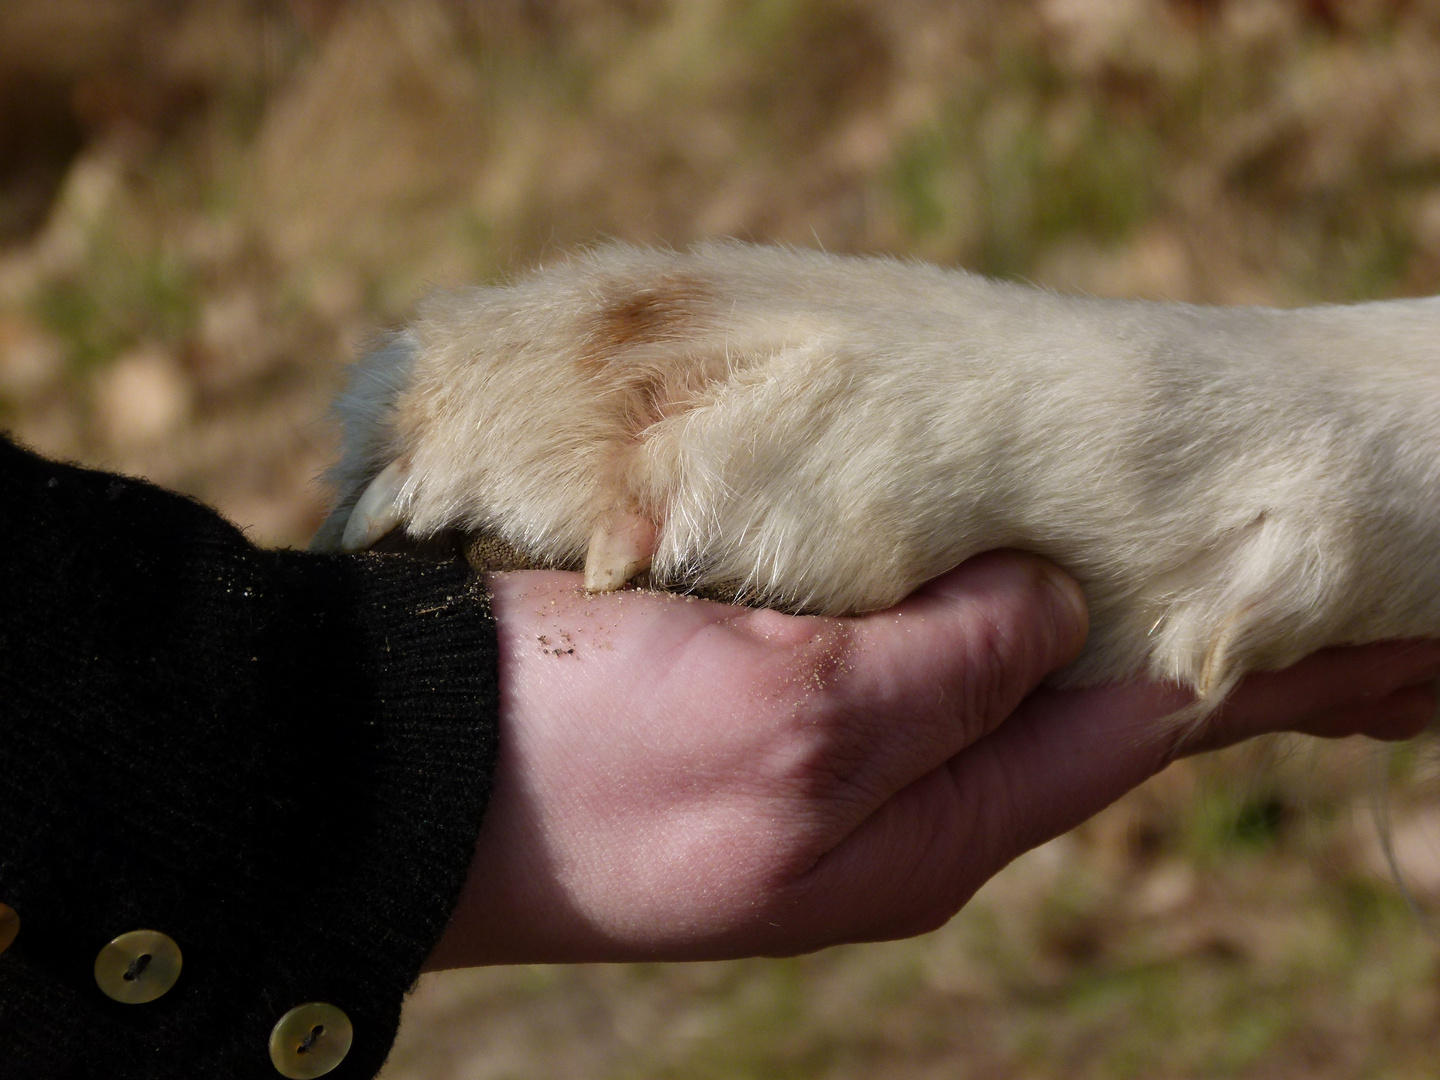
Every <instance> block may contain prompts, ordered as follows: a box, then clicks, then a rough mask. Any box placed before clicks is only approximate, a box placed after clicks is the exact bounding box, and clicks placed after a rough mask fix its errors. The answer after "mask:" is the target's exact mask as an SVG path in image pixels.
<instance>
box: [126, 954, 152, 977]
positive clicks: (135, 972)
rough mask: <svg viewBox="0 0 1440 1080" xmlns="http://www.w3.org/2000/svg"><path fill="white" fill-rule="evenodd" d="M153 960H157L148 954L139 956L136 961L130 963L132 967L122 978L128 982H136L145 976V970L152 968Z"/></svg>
mask: <svg viewBox="0 0 1440 1080" xmlns="http://www.w3.org/2000/svg"><path fill="white" fill-rule="evenodd" d="M153 959H155V958H154V957H153V956H151V955H150V954H149V953H148V952H147V953H141V954H140V955H139V956H137V957H135V959H134V960H131V961H130V966H129V967H128V968H126V969H125V974H124V975H123V976H122V978H124V980H125V981H126V982H134V981H135V980H136V979H138V978H139V977H140V976H141V975H144V974H145V969H146V968H148V967H149V966H150V961H151V960H153Z"/></svg>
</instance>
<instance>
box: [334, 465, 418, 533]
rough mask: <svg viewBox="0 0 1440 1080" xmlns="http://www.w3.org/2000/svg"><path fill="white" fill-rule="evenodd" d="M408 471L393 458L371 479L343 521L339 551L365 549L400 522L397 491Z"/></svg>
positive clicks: (400, 488) (400, 487)
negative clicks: (348, 516)
mask: <svg viewBox="0 0 1440 1080" xmlns="http://www.w3.org/2000/svg"><path fill="white" fill-rule="evenodd" d="M409 475H410V474H409V470H407V469H406V468H405V467H404V466H402V465H401V464H400V462H398V461H392V462H391V463H390V464H389V465H386V466H385V468H384V469H383V470H381V472H380V475H379V476H377V477H375V479H374V480H371V481H370V484H369V486H368V487H366V489H365V491H364V492H363V493H362V494H361V496H360V498H359V500H358V501H357V502H356V503H355V509H354V510H352V511H350V520H348V521H347V522H345V534H344V535H343V536H342V537H341V538H340V550H341V551H364V550H365V549H366V548H368V547H370V546H371V545H372V544H374V543H375V541H377V540H379V539H381V538H382V537H383V536H384V535H385V534H386V533H388V532H391V531H392V530H393V529H394V528H395V527H396V526H397V525H399V524H400V492H401V490H402V489H403V488H404V486H405V481H406V480H407V479H409Z"/></svg>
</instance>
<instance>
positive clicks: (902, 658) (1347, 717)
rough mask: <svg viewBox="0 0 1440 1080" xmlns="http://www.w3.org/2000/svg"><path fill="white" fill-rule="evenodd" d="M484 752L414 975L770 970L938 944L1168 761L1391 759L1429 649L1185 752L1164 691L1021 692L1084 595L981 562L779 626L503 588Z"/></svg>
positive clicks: (1242, 719)
mask: <svg viewBox="0 0 1440 1080" xmlns="http://www.w3.org/2000/svg"><path fill="white" fill-rule="evenodd" d="M489 583H490V586H491V588H492V590H493V593H494V612H495V617H496V620H497V623H498V626H499V633H500V663H501V719H500V722H501V756H500V763H499V767H498V772H497V776H496V787H495V791H494V795H493V797H492V800H491V804H490V809H489V811H488V813H487V816H486V819H485V824H484V827H483V829H482V830H481V833H480V837H479V841H478V843H477V846H476V851H475V856H474V860H473V863H472V866H471V869H470V875H469V879H468V881H467V884H466V886H465V889H464V892H463V895H462V897H461V900H460V903H459V905H458V907H457V909H456V911H455V914H454V916H453V917H452V921H451V924H450V927H449V929H448V930H447V931H446V933H445V935H444V937H443V938H442V940H441V941H440V942H439V944H438V945H437V947H436V949H435V951H434V953H433V954H432V956H431V958H430V960H429V962H428V964H427V970H439V969H444V968H451V967H463V966H474V965H481V964H498V963H537V962H555V963H559V962H589V961H622V960H701V959H718V958H726V957H740V956H752V955H766V956H776V955H788V954H794V953H800V952H806V951H810V950H813V949H818V948H822V947H824V946H827V945H833V944H839V943H842V942H851V941H871V940H883V939H890V938H896V937H904V936H909V935H913V934H917V933H922V932H925V931H928V930H931V929H934V928H936V927H938V926H940V925H942V924H943V923H945V922H946V921H947V920H948V919H949V918H950V917H951V916H952V915H954V914H955V912H956V911H958V910H959V909H960V907H961V906H962V905H963V904H964V903H965V902H966V901H967V900H968V899H969V898H970V897H971V896H972V895H973V894H974V892H975V891H976V890H977V889H978V888H979V887H980V885H982V884H983V883H984V882H985V881H986V880H987V879H988V878H990V877H991V876H992V875H994V874H995V873H997V872H998V871H999V870H1000V869H1001V868H1003V867H1004V866H1005V865H1006V864H1008V863H1009V862H1010V861H1011V860H1013V859H1014V858H1016V857H1017V856H1018V855H1020V854H1022V853H1023V852H1025V851H1027V850H1029V849H1030V848H1032V847H1034V846H1036V845H1038V844H1040V843H1043V842H1044V841H1046V840H1048V839H1050V838H1052V837H1054V836H1057V835H1059V834H1060V833H1062V832H1065V831H1066V830H1068V829H1070V828H1071V827H1073V826H1074V825H1076V824H1078V823H1080V822H1081V821H1083V820H1085V819H1086V818H1088V817H1090V816H1091V815H1093V814H1095V813H1097V812H1098V811H1099V810H1101V809H1103V808H1104V807H1105V806H1107V805H1109V804H1110V803H1112V802H1113V801H1115V800H1116V799H1118V798H1119V797H1120V796H1121V795H1123V794H1124V793H1125V792H1127V791H1129V790H1130V789H1131V788H1133V787H1135V786H1137V785H1138V784H1140V783H1141V782H1143V781H1144V780H1145V779H1147V778H1148V777H1150V776H1152V775H1154V774H1155V773H1156V772H1158V771H1160V770H1161V769H1163V768H1164V767H1165V766H1166V765H1167V764H1168V763H1169V762H1171V761H1173V760H1174V759H1176V758H1178V757H1182V756H1185V755H1188V754H1193V753H1198V752H1201V751H1204V750H1211V749H1216V748H1219V747H1222V746H1226V745H1230V744H1232V743H1236V742H1239V741H1242V740H1244V739H1247V738H1250V737H1252V736H1255V735H1259V734H1262V733H1266V732H1273V731H1281V730H1291V731H1300V732H1305V733H1309V734H1313V735H1319V736H1323V737H1328V738H1339V737H1344V736H1348V735H1353V734H1365V735H1369V736H1371V737H1375V738H1381V739H1403V738H1409V737H1410V736H1412V735H1415V734H1417V733H1419V732H1420V731H1421V730H1422V729H1423V728H1424V727H1425V726H1426V724H1427V723H1428V721H1429V720H1430V718H1431V716H1432V715H1433V714H1434V710H1435V695H1434V690H1433V680H1435V678H1436V677H1437V675H1440V642H1435V641H1411V642H1396V643H1385V644H1380V645H1367V646H1358V647H1348V648H1341V649H1329V650H1326V651H1325V652H1323V653H1318V654H1316V655H1315V656H1313V657H1310V658H1308V659H1306V660H1303V661H1301V662H1300V663H1299V664H1297V665H1295V666H1294V667H1292V668H1290V669H1288V670H1286V671H1282V672H1276V673H1270V674H1261V675H1252V676H1250V677H1249V678H1248V679H1246V680H1245V681H1244V683H1242V684H1241V686H1240V687H1239V689H1238V690H1237V691H1236V692H1235V693H1234V694H1233V695H1232V696H1231V698H1230V699H1229V700H1228V701H1227V703H1226V704H1225V706H1223V707H1222V709H1221V710H1220V711H1219V712H1217V713H1216V714H1214V715H1212V716H1211V717H1209V719H1208V720H1207V721H1206V722H1205V724H1204V727H1203V729H1197V728H1193V727H1192V728H1190V729H1182V728H1177V727H1176V726H1175V725H1173V724H1172V725H1170V726H1168V727H1167V726H1166V725H1164V724H1157V723H1156V721H1157V720H1159V719H1160V718H1162V717H1165V716H1167V715H1169V714H1171V713H1173V712H1175V711H1176V710H1177V709H1179V708H1181V707H1182V706H1184V705H1186V704H1188V703H1189V701H1190V700H1191V698H1190V697H1189V695H1188V694H1187V693H1185V692H1183V691H1180V690H1178V689H1176V688H1174V687H1171V686H1165V685H1162V684H1157V683H1131V684H1125V685H1116V686H1106V687H1097V688H1088V689H1080V690H1052V689H1048V688H1038V689H1037V687H1038V686H1039V683H1040V680H1041V679H1042V678H1043V677H1044V676H1045V675H1046V674H1047V673H1048V672H1050V671H1053V670H1055V669H1056V668H1059V667H1061V666H1063V665H1064V664H1066V663H1067V662H1069V661H1070V660H1071V659H1073V658H1074V657H1075V655H1076V654H1077V653H1078V652H1079V651H1080V648H1081V646H1082V645H1083V642H1084V638H1085V631H1086V625H1087V624H1086V617H1085V610H1084V601H1083V599H1082V598H1081V593H1080V591H1079V588H1078V586H1076V585H1075V583H1074V582H1073V581H1072V580H1070V579H1069V578H1068V577H1066V576H1065V575H1064V574H1063V573H1061V572H1060V571H1058V570H1056V569H1055V568H1054V567H1052V566H1051V565H1050V564H1048V563H1045V562H1044V561H1042V560H1040V559H1039V558H1036V557H1034V556H1030V555H1022V554H1017V553H1013V552H996V553H991V554H988V555H984V556H980V557H978V558H976V559H972V560H971V561H969V562H967V563H965V564H964V565H962V566H961V567H959V568H958V569H956V570H954V571H952V572H951V573H949V574H946V575H945V576H944V577H941V578H939V579H937V580H936V581H934V582H932V583H930V584H929V585H927V586H925V587H924V588H922V589H921V590H920V591H919V592H917V593H916V594H914V595H913V596H911V597H910V598H909V599H907V600H905V601H904V602H903V603H901V604H900V605H899V606H897V607H895V608H893V609H891V610H889V611H884V612H878V613H875V614H872V615H868V616H863V617H859V618H853V619H820V618H795V617H791V616H786V615H780V614H777V613H775V612H772V611H764V610H751V609H745V608H731V607H726V606H724V605H721V604H713V603H709V602H706V601H698V600H687V599H685V598H683V597H676V596H670V595H668V594H655V593H639V592H624V593H611V594H606V595H597V596H589V595H586V594H585V593H584V592H583V590H582V589H581V588H580V583H579V577H578V575H574V574H561V573H547V572H526V573H516V574H502V575H494V576H492V577H491V579H490V582H489Z"/></svg>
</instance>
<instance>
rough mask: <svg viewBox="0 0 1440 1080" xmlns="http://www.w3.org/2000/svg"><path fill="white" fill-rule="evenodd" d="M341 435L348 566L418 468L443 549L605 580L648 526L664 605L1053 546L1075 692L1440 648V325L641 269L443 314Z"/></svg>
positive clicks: (634, 255)
mask: <svg viewBox="0 0 1440 1080" xmlns="http://www.w3.org/2000/svg"><path fill="white" fill-rule="evenodd" d="M627 331H634V333H633V334H631V335H630V336H629V337H627V336H626V335H627ZM339 409H340V412H341V414H342V416H343V417H344V421H345V426H346V437H345V454H344V457H343V459H342V461H341V462H340V464H339V465H338V466H337V468H336V470H335V471H334V474H333V476H332V480H333V481H334V483H335V484H336V486H337V488H338V491H339V502H338V504H337V509H336V512H335V513H334V515H332V519H331V521H329V522H327V523H326V525H325V526H324V527H323V528H322V530H321V533H320V534H319V535H318V536H317V538H316V546H317V547H320V548H333V547H336V546H337V545H338V539H339V536H340V535H341V533H343V530H344V525H345V520H346V518H347V517H348V511H349V508H350V507H352V506H353V505H354V503H355V502H356V500H357V499H358V497H359V494H360V491H361V490H362V489H363V487H364V486H365V484H366V483H367V482H368V480H369V479H370V478H371V477H373V476H375V475H376V474H377V473H378V472H379V471H380V470H381V469H382V468H383V467H384V466H386V465H387V464H388V463H389V462H391V461H392V460H396V459H399V460H402V461H403V462H404V463H405V466H406V468H407V469H408V479H407V480H406V482H405V485H404V487H403V490H402V492H401V495H400V499H399V502H398V509H399V511H400V514H401V517H402V519H403V520H404V521H405V523H406V525H405V527H406V529H407V530H408V531H409V532H410V533H411V534H413V535H416V536H425V535H429V534H433V533H434V532H436V531H438V530H440V529H442V528H445V527H451V526H454V527H459V528H462V529H467V530H485V531H491V532H494V533H498V534H499V535H500V536H502V537H503V538H504V539H506V540H508V541H509V542H511V543H512V544H514V545H516V546H518V547H520V548H522V549H524V550H526V551H528V552H530V553H531V554H533V555H534V556H535V558H536V560H537V561H538V562H542V563H547V564H553V565H566V566H575V565H578V564H579V563H580V562H581V561H582V560H583V557H584V554H585V550H586V545H587V542H588V541H589V538H590V535H591V531H592V529H593V528H594V526H595V524H596V522H597V521H599V520H601V518H602V516H603V515H605V514H606V513H607V512H610V511H612V510H613V509H614V508H616V507H634V508H638V510H639V512H640V513H641V514H642V515H643V516H647V517H649V518H650V520H652V521H654V522H655V523H656V524H657V525H658V527H659V543H658V549H657V550H656V553H655V557H654V563H653V566H652V574H653V576H654V579H655V580H656V581H658V582H660V583H679V584H697V583H698V584H701V585H708V586H712V587H713V586H717V585H718V586H721V587H725V588H728V589H730V590H732V591H733V593H734V594H735V595H736V596H737V597H738V598H743V599H748V600H754V601H760V602H765V603H770V604H774V605H777V606H780V607H785V608H789V609H793V610H804V611H814V612H823V613H830V614H839V613H846V612H859V611H866V610H871V609H876V608H882V607H886V606H888V605H890V604H892V603H894V602H895V601H897V600H899V599H900V598H901V597H903V596H904V595H906V594H907V593H908V592H910V591H911V590H912V589H914V588H915V587H916V586H917V585H919V584H920V583H921V582H923V581H925V580H927V579H929V578H931V577H934V576H935V575H937V574H940V573H942V572H944V571H945V570H947V569H949V568H951V567H953V566H955V565H956V564H958V563H959V562H961V561H963V560H964V559H966V558H968V557H969V556H971V555H973V554H975V553H977V552H980V551H984V550H987V549H990V548H1000V547H1009V548H1021V549H1025V550H1029V551H1034V552H1038V553H1040V554H1042V555H1044V556H1046V557H1048V558H1050V559H1053V560H1054V561H1055V562H1057V563H1058V564H1060V565H1061V566H1063V567H1064V568H1065V569H1067V570H1068V571H1069V572H1070V573H1072V574H1073V575H1074V576H1075V577H1076V578H1077V579H1078V580H1079V581H1080V583H1081V584H1082V586H1083V587H1084V589H1085V593H1086V596H1087V597H1088V599H1089V602H1090V607H1091V623H1092V629H1091V634H1090V639H1089V643H1088V644H1087V646H1086V649H1085V652H1084V654H1083V655H1082V656H1081V658H1080V659H1079V660H1078V661H1077V662H1076V663H1075V664H1074V665H1073V666H1072V667H1071V668H1070V669H1068V670H1067V672H1066V673H1065V681H1068V682H1096V681H1105V680H1110V679H1116V678H1123V677H1127V676H1132V675H1135V674H1139V673H1145V672H1148V673H1150V674H1153V675H1156V676H1160V677H1165V678H1170V679H1174V680H1177V681H1179V682H1181V683H1184V684H1186V685H1188V686H1191V687H1193V688H1195V689H1196V690H1197V691H1198V692H1199V693H1200V694H1201V695H1202V696H1203V697H1204V698H1205V699H1207V700H1208V701H1210V702H1216V701H1218V700H1220V698H1222V697H1223V696H1224V694H1225V693H1226V692H1228V690H1229V689H1230V687H1231V686H1233V684H1234V682H1235V681H1236V680H1237V679H1238V678H1239V677H1240V676H1241V675H1243V674H1244V673H1245V672H1246V671H1247V670H1251V669H1256V668H1276V667H1281V666H1284V665H1286V664H1289V663H1291V662H1293V661H1294V660H1297V659H1299V658H1300V657H1301V656H1304V655H1306V654H1308V653H1310V652H1312V651H1314V650H1315V649H1317V648H1319V647H1321V646H1325V645H1330V644H1337V643H1342V642H1364V641H1374V640H1380V639H1385V638H1394V637H1407V636H1420V635H1430V636H1436V635H1440V498H1437V484H1440V299H1429V300H1408V301H1391V302H1385V303H1374V304H1363V305H1358V306H1353V307H1317V308H1307V309H1301V310H1292V311H1284V310H1274V309H1266V308H1206V307H1196V306H1190V305H1184V304H1154V303H1140V302H1126V301H1109V300H1095V299H1080V298H1072V297H1065V296H1057V295H1054V294H1052V293H1049V292H1045V291H1042V290H1039V289H1034V288H1029V287H1025V286H1020V285H1013V284H1005V283H999V282H995V281H990V280H986V279H984V278H980V277H977V276H974V275H971V274H967V273H962V272H956V271H950V270H942V269H938V268H936V267H932V266H926V265H921V264H917V263H905V262H898V261H894V260H889V259H857V258H841V257H835V256H830V255H824V254H819V253H814V252H800V251H791V250H782V249H778V248H767V247H753V246H746V245H740V244H710V245H705V246H702V247H699V248H696V249H695V250H693V251H690V252H686V253H670V252H659V251H647V250H637V249H634V248H630V247H623V246H612V247H606V248H603V249H601V250H598V251H595V252H592V253H590V254H586V255H582V256H579V257H576V258H574V259H572V260H570V261H568V262H565V263H562V264H560V265H557V266H554V267H551V268H548V269H544V270H541V271H538V272H536V273H534V274H532V275H530V276H528V277H525V278H523V279H522V280H520V281H518V282H517V283H515V284H512V285H509V286H505V287H499V288H488V289H480V290H476V291H474V292H470V293H466V294H463V295H459V296H449V297H441V298H437V299H434V300H432V301H430V302H429V303H428V304H427V305H426V306H425V307H424V308H423V309H422V311H421V313H420V316H419V318H418V319H416V321H415V322H414V323H413V324H412V325H411V326H410V327H409V329H408V330H407V331H406V332H405V333H404V334H402V335H399V336H397V337H396V338H395V339H393V340H392V341H391V342H390V343H389V344H388V345H387V346H386V347H385V348H383V349H382V350H380V351H379V352H377V353H375V354H373V355H371V356H370V357H367V358H366V359H365V360H362V361H361V362H360V364H359V365H357V368H356V372H355V375H354V378H353V380H352V384H351V386H350V388H349V390H348V391H347V392H346V394H345V395H344V396H343V397H342V399H341V401H340V405H339Z"/></svg>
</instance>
